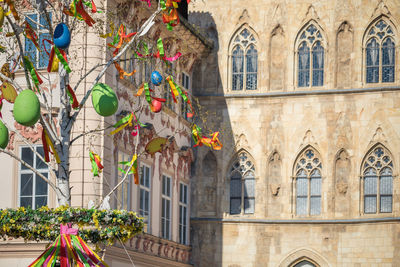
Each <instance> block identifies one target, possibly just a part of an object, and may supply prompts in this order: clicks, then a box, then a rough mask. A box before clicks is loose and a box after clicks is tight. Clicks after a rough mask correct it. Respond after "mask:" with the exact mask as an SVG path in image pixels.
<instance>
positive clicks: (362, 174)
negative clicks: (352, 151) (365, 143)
mask: <svg viewBox="0 0 400 267" xmlns="http://www.w3.org/2000/svg"><path fill="white" fill-rule="evenodd" d="M377 149H382V150H383V154H382V155H384V156H378V160H377V161H376V162H378V161H380V158H382V160H383V158H384V157H385V156H388V157H389V161H388V162H387V163H386V164H385V163H384V164H383V165H382V166H381V167H376V166H375V165H376V163H375V161H374V162H373V164H372V165H371V162H370V161H369V158H370V157H371V155H372V154H373V153H375V151H376V150H377ZM366 164H368V166H366ZM394 166H396V163H395V162H394V158H393V154H392V153H391V151H390V150H389V149H388V148H387V147H386V146H384V145H383V144H382V143H376V144H374V145H373V146H372V147H371V148H370V149H368V151H367V153H365V155H364V158H363V160H362V163H361V166H360V176H359V177H360V214H363V215H379V214H383V215H385V214H390V213H394V211H393V208H394V206H395V205H394V204H395V190H394V188H395V177H396V176H397V175H395V168H394ZM370 168H373V169H374V170H375V171H376V177H377V182H376V186H377V189H376V194H374V195H371V196H375V197H376V206H375V208H376V210H375V212H365V194H364V192H365V188H364V187H365V177H366V176H367V175H365V173H366V171H367V170H368V169H370ZM385 168H390V169H391V177H392V180H391V182H392V194H391V195H390V196H391V198H392V203H391V204H392V205H391V211H390V212H382V211H381V203H380V200H381V193H380V182H381V177H382V176H383V175H381V172H382V171H383V170H384V169H385ZM384 195H385V196H388V195H387V194H384Z"/></svg>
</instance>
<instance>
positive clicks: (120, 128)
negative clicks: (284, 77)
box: [110, 114, 133, 135]
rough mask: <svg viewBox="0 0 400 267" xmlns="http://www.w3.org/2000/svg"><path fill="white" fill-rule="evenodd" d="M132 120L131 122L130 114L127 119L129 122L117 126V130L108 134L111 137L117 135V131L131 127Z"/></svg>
mask: <svg viewBox="0 0 400 267" xmlns="http://www.w3.org/2000/svg"><path fill="white" fill-rule="evenodd" d="M132 120H133V115H132V114H131V116H130V117H129V120H128V121H127V122H126V123H124V124H122V125H121V126H119V127H118V128H117V129H115V130H114V131H112V132H111V133H110V135H113V134H116V133H118V132H119V131H121V130H122V129H124V128H125V127H126V126H128V125H129V126H132Z"/></svg>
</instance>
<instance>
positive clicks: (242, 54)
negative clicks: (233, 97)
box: [231, 28, 258, 91]
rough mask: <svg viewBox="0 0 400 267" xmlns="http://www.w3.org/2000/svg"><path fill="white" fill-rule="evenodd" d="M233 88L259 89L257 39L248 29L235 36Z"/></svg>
mask: <svg viewBox="0 0 400 267" xmlns="http://www.w3.org/2000/svg"><path fill="white" fill-rule="evenodd" d="M231 69H232V90H234V91H239V90H243V88H245V89H246V90H256V89H257V71H258V53H257V47H256V39H255V37H254V35H253V34H252V33H251V32H250V31H249V30H248V29H246V28H245V29H243V30H241V31H240V32H239V33H238V34H237V35H236V36H235V38H234V41H233V50H232V68H231Z"/></svg>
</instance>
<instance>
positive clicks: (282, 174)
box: [189, 0, 400, 267]
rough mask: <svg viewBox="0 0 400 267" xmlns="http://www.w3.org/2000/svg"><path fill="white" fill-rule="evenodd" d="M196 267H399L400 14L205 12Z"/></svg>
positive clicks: (279, 5)
mask: <svg viewBox="0 0 400 267" xmlns="http://www.w3.org/2000/svg"><path fill="white" fill-rule="evenodd" d="M189 20H190V21H191V22H192V23H194V24H196V25H197V26H198V28H199V30H201V31H204V32H205V33H206V34H207V35H208V37H209V38H210V39H212V40H213V41H214V50H213V52H212V53H211V54H210V55H209V56H208V57H207V58H204V59H203V60H202V61H201V62H199V64H197V67H195V69H194V71H193V75H194V77H193V79H194V82H193V84H194V85H195V86H196V88H193V89H194V93H195V94H196V95H197V96H198V97H199V98H200V101H201V104H202V105H204V106H205V107H206V109H207V110H208V111H209V113H210V114H211V115H212V117H211V118H209V119H208V125H207V126H209V127H210V128H211V129H212V130H221V132H222V143H223V144H224V148H223V150H222V151H219V152H214V151H209V149H208V148H203V147H201V148H199V149H197V151H196V152H195V154H196V159H197V160H196V163H195V167H194V168H193V173H194V179H193V183H192V209H191V216H192V220H191V227H192V246H193V261H194V265H195V266H226V267H239V266H241V267H248V266H285V267H287V266H400V253H399V251H400V234H399V233H400V225H399V220H400V218H399V217H400V190H399V187H400V181H399V178H398V172H399V169H400V165H399V162H400V153H399V151H400V139H399V135H400V124H399V122H400V109H399V106H400V93H399V91H398V90H399V89H400V69H399V66H400V65H399V62H400V56H399V55H400V49H399V43H400V31H399V27H400V5H399V3H398V1H396V0H385V1H365V0H334V1H311V0H291V1H274V0H261V1H253V2H251V3H249V2H246V1H210V0H209V1H197V2H195V3H194V5H192V6H191V10H190V13H189Z"/></svg>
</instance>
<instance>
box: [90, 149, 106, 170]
mask: <svg viewBox="0 0 400 267" xmlns="http://www.w3.org/2000/svg"><path fill="white" fill-rule="evenodd" d="M89 158H90V163H91V164H92V173H93V175H94V176H99V173H101V172H102V171H103V169H104V167H103V165H101V158H100V156H99V155H97V154H96V153H94V152H92V151H89Z"/></svg>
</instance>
